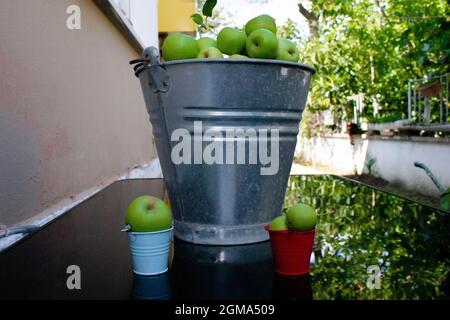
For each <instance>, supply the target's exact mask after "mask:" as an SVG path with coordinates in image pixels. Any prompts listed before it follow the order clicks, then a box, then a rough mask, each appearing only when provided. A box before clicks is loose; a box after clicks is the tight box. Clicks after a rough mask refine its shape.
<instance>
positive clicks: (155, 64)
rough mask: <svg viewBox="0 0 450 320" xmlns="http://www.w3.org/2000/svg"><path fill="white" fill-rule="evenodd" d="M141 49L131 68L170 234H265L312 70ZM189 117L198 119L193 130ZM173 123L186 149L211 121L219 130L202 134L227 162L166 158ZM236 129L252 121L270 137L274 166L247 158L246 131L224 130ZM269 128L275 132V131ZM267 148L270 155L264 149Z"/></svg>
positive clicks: (203, 237)
mask: <svg viewBox="0 0 450 320" xmlns="http://www.w3.org/2000/svg"><path fill="white" fill-rule="evenodd" d="M144 55H145V56H146V58H147V59H148V60H145V59H141V60H140V61H141V63H140V65H139V66H136V67H135V70H136V75H137V76H138V77H139V79H140V82H141V85H142V90H143V93H144V98H145V102H146V106H147V110H148V113H149V115H150V121H151V123H152V126H153V134H154V137H155V142H156V147H157V151H158V156H159V158H160V162H161V167H162V171H163V175H164V179H165V182H166V185H167V190H168V193H169V197H170V200H171V204H172V209H173V214H174V226H175V236H176V237H178V238H179V239H182V240H185V241H189V242H192V243H199V244H212V245H234V244H244V243H254V242H259V241H264V240H267V239H268V233H267V232H266V231H265V230H264V226H265V225H266V224H267V223H268V222H270V221H271V220H272V219H273V218H274V217H275V216H277V215H279V214H280V212H281V210H282V205H283V199H284V195H285V191H286V185H287V181H288V178H289V172H290V169H291V165H292V159H293V155H294V150H295V145H296V142H297V134H298V130H299V122H300V120H301V115H302V112H303V109H304V105H305V102H306V99H307V95H308V87H309V84H310V80H311V76H312V74H313V73H314V70H313V69H312V68H310V67H308V66H306V65H303V64H298V63H290V62H283V61H275V60H260V59H193V60H178V61H170V62H166V63H162V64H160V62H159V57H158V51H157V50H156V49H155V48H148V49H146V50H145V51H144ZM194 123H196V124H198V123H201V125H202V128H201V133H200V134H198V131H197V132H196V131H195V128H194ZM177 129H183V130H185V131H186V132H188V133H189V135H190V138H192V141H191V143H192V145H193V149H195V143H196V142H198V143H201V146H202V150H205V148H206V147H207V146H208V144H210V143H211V142H205V140H204V137H202V134H204V133H205V132H207V131H208V130H213V129H214V130H215V131H219V132H221V133H223V137H211V140H210V141H222V142H224V143H223V145H224V147H223V150H221V151H222V153H223V159H226V160H230V159H231V158H233V161H234V162H231V163H230V161H224V162H223V163H220V162H219V161H216V162H215V163H213V164H210V163H207V162H206V161H203V160H204V159H203V160H202V161H200V162H199V161H196V160H198V159H195V156H187V158H189V159H190V161H187V162H190V163H186V162H184V163H178V164H176V163H174V161H172V160H173V159H172V157H171V155H172V152H173V151H174V148H175V147H176V146H177V144H178V143H179V142H180V141H176V139H175V140H174V137H173V134H174V132H176V131H177ZM239 129H241V130H244V131H247V133H248V132H250V130H248V129H253V130H255V131H256V132H257V133H258V135H257V140H258V139H259V140H260V141H261V139H263V140H264V139H266V141H267V143H268V144H271V143H274V144H276V143H278V148H277V149H278V150H275V149H274V151H273V152H275V153H276V152H278V170H277V171H276V172H275V174H266V175H264V174H262V169H263V168H267V166H268V165H267V163H266V164H264V163H262V161H261V162H259V163H258V162H257V163H254V161H253V162H252V161H249V160H250V159H251V158H252V157H253V159H254V156H255V155H254V154H250V153H251V151H250V147H251V146H252V145H251V143H252V142H254V141H252V139H253V138H254V137H252V136H251V135H250V134H249V135H248V136H246V135H244V137H243V140H244V141H242V136H239V135H236V136H235V137H231V138H230V137H227V136H226V134H227V133H228V132H230V131H231V132H240V131H239ZM264 130H271V134H270V135H269V134H268V135H267V136H266V137H263V136H262V135H261V134H260V133H261V132H263V131H264ZM272 132H278V136H279V138H277V137H276V135H275V134H274V133H272ZM276 138H277V141H275V139H276ZM180 140H181V139H180ZM227 141H228V142H230V144H233V145H234V146H235V147H234V149H233V150H231V152H236V153H237V152H239V150H241V151H242V149H239V150H236V148H238V147H237V145H238V142H241V143H242V142H243V144H241V147H242V146H243V145H244V146H245V151H244V152H245V159H244V162H242V161H240V162H239V160H238V159H237V154H234V153H233V154H231V153H230V149H227V148H226V146H225V145H226V142H227ZM275 142H276V143H275ZM253 146H254V145H253ZM258 148H260V146H259V145H258ZM269 149H270V148H269ZM258 150H261V149H258ZM216 151H217V150H216ZM258 152H260V151H258ZM269 153H270V155H271V156H274V155H275V154H272V150H271V152H269ZM269 153H267V154H269ZM227 156H229V159H228V158H227ZM274 158H275V157H274ZM241 160H242V158H241ZM272 169H273V168H272Z"/></svg>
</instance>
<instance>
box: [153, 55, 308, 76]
mask: <svg viewBox="0 0 450 320" xmlns="http://www.w3.org/2000/svg"><path fill="white" fill-rule="evenodd" d="M213 62H219V63H251V64H255V63H257V64H275V65H280V66H285V67H295V68H300V69H303V70H307V71H310V72H311V73H312V74H315V73H316V69H314V68H313V67H310V66H308V65H306V64H303V63H297V62H289V61H283V60H269V59H252V58H244V59H232V58H201V59H182V60H171V61H165V62H161V65H162V66H170V65H175V64H185V63H213Z"/></svg>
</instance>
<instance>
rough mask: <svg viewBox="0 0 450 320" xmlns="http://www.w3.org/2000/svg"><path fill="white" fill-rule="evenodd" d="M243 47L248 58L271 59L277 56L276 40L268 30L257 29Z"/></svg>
mask: <svg viewBox="0 0 450 320" xmlns="http://www.w3.org/2000/svg"><path fill="white" fill-rule="evenodd" d="M245 46H246V49H247V53H248V55H249V57H250V58H259V59H273V58H275V57H276V55H277V50H278V39H277V36H276V35H275V34H273V33H272V32H270V31H269V30H267V29H259V30H256V31H253V32H252V33H251V34H250V35H249V36H248V38H247V42H246V45H245Z"/></svg>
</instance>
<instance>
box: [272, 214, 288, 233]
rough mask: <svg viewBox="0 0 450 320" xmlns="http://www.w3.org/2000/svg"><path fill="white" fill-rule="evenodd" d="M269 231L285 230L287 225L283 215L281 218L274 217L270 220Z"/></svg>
mask: <svg viewBox="0 0 450 320" xmlns="http://www.w3.org/2000/svg"><path fill="white" fill-rule="evenodd" d="M269 229H270V230H273V231H276V230H287V229H288V225H287V221H286V216H285V215H284V214H283V215H282V216H279V217H276V218H275V219H273V220H272V222H271V223H270V226H269Z"/></svg>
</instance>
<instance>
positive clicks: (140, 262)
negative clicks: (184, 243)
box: [128, 227, 173, 276]
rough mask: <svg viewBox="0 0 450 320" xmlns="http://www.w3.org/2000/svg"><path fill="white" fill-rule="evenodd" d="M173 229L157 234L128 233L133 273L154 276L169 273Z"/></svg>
mask: <svg viewBox="0 0 450 320" xmlns="http://www.w3.org/2000/svg"><path fill="white" fill-rule="evenodd" d="M172 232H173V227H172V228H170V229H167V230H162V231H156V232H128V239H129V240H130V249H131V257H132V259H133V272H134V273H136V274H138V275H141V276H152V275H157V274H161V273H164V272H167V270H168V264H169V253H170V241H171V240H172Z"/></svg>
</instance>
